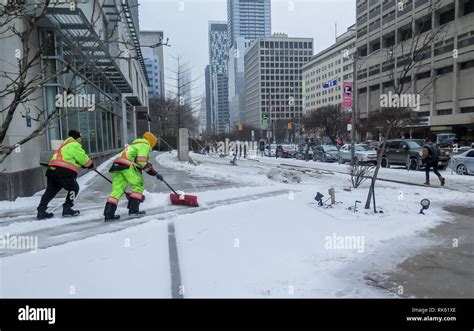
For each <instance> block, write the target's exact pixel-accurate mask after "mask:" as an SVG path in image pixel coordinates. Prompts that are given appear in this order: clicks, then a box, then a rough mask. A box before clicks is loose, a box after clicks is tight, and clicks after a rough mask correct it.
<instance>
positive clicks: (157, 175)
mask: <svg viewBox="0 0 474 331" xmlns="http://www.w3.org/2000/svg"><path fill="white" fill-rule="evenodd" d="M156 178H158V180H160V181H163V180H164V179H163V176H161V175H160V174H158V173H157V174H156Z"/></svg>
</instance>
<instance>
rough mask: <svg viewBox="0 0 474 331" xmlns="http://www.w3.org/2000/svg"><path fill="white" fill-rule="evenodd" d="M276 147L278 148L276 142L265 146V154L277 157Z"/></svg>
mask: <svg viewBox="0 0 474 331" xmlns="http://www.w3.org/2000/svg"><path fill="white" fill-rule="evenodd" d="M276 149H277V145H276V144H270V145H267V146H265V151H264V152H263V155H265V156H269V157H275V155H276Z"/></svg>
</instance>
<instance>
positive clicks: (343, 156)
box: [339, 144, 377, 164]
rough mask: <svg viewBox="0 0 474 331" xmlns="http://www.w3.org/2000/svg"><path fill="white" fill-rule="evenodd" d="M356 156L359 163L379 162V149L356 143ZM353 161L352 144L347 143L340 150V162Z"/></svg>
mask: <svg viewBox="0 0 474 331" xmlns="http://www.w3.org/2000/svg"><path fill="white" fill-rule="evenodd" d="M354 156H355V158H356V161H357V162H358V163H374V164H375V163H377V151H375V150H374V149H372V148H370V147H369V146H367V145H366V144H356V145H355V150H354ZM344 162H351V145H349V144H346V145H344V146H342V147H341V149H340V150H339V163H344Z"/></svg>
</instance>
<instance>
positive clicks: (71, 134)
mask: <svg viewBox="0 0 474 331" xmlns="http://www.w3.org/2000/svg"><path fill="white" fill-rule="evenodd" d="M67 135H68V137H72V138H74V139H78V138H81V137H82V136H81V133H80V132H79V131H76V130H71V131H69V133H68V134H67Z"/></svg>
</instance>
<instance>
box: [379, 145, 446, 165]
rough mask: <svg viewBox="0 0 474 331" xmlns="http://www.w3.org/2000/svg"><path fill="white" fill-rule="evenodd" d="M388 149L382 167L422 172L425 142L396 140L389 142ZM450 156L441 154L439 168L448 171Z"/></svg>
mask: <svg viewBox="0 0 474 331" xmlns="http://www.w3.org/2000/svg"><path fill="white" fill-rule="evenodd" d="M386 144H387V147H386V148H385V153H384V154H383V156H382V164H381V165H382V167H384V168H389V167H390V166H391V165H404V166H406V167H407V168H409V169H410V170H420V169H421V168H422V167H423V166H424V164H423V162H422V158H421V156H422V155H423V140H420V139H395V140H387V142H386ZM448 161H449V156H447V155H445V154H442V153H440V155H439V163H438V166H439V168H440V169H446V167H447V166H448Z"/></svg>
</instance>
